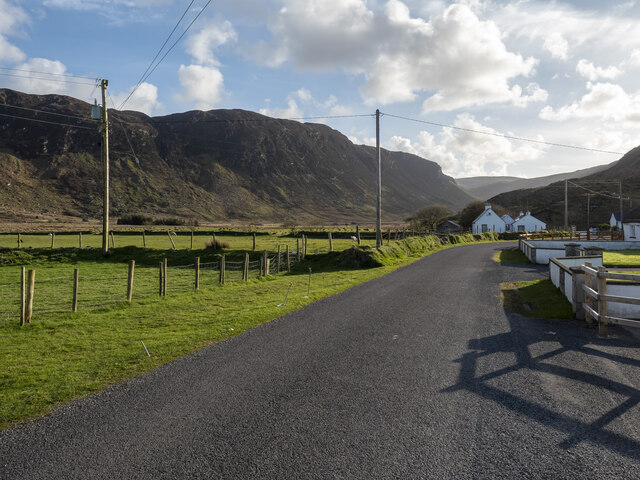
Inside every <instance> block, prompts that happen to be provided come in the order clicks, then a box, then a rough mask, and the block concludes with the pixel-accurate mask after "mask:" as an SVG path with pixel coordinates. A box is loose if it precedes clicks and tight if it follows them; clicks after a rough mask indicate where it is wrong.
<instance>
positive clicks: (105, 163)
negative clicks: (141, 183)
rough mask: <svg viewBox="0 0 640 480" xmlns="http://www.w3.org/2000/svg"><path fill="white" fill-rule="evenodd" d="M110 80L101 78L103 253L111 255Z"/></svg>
mask: <svg viewBox="0 0 640 480" xmlns="http://www.w3.org/2000/svg"><path fill="white" fill-rule="evenodd" d="M108 85H109V80H104V79H102V80H101V86H102V168H103V177H104V198H103V203H102V255H104V256H107V255H109V119H108V118H107V86H108Z"/></svg>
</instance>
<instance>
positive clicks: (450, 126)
mask: <svg viewBox="0 0 640 480" xmlns="http://www.w3.org/2000/svg"><path fill="white" fill-rule="evenodd" d="M383 115H386V116H387V117H393V118H399V119H401V120H408V121H410V122H417V123H424V124H427V125H433V126H436V127H444V128H452V129H454V130H461V131H463V132H471V133H479V134H482V135H491V136H493V137H501V138H508V139H510V140H520V141H522V142H530V143H538V144H541V145H550V146H552V147H563V148H573V149H576V150H586V151H588V152H598V153H610V154H612V155H624V153H621V152H612V151H610V150H599V149H597V148H588V147H579V146H577V145H567V144H564V143H553V142H545V141H542V140H533V139H531V138H524V137H516V136H513V135H505V134H502V133H495V132H484V131H482V130H474V129H472V128H463V127H455V126H453V125H446V124H443V123H436V122H428V121H426V120H418V119H416V118H409V117H402V116H399V115H392V114H390V113H384V114H383Z"/></svg>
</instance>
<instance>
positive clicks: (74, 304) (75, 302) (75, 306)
mask: <svg viewBox="0 0 640 480" xmlns="http://www.w3.org/2000/svg"><path fill="white" fill-rule="evenodd" d="M79 278H80V274H79V270H78V269H77V268H74V269H73V300H72V302H71V311H72V312H73V313H76V312H77V311H78V281H79Z"/></svg>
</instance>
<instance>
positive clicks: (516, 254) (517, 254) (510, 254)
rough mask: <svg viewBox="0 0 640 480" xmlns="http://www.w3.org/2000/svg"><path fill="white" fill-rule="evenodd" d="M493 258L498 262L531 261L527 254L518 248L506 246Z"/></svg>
mask: <svg viewBox="0 0 640 480" xmlns="http://www.w3.org/2000/svg"><path fill="white" fill-rule="evenodd" d="M493 260H494V261H496V262H498V263H511V264H516V265H527V264H529V263H531V262H530V261H529V259H528V258H527V256H526V255H525V254H524V253H522V252H521V251H520V250H518V249H517V248H505V249H503V250H500V251H499V252H496V254H495V255H494V256H493Z"/></svg>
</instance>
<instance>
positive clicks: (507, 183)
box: [456, 162, 616, 200]
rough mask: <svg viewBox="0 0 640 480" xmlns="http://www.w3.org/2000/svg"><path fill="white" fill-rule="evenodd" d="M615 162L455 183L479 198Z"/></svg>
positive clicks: (542, 184) (583, 174)
mask: <svg viewBox="0 0 640 480" xmlns="http://www.w3.org/2000/svg"><path fill="white" fill-rule="evenodd" d="M615 164H616V162H613V163H610V164H608V165H598V166H596V167H591V168H584V169H582V170H576V171H575V172H569V173H558V174H555V175H547V176H544V177H536V178H521V177H466V178H456V183H457V184H458V185H460V187H462V188H463V189H464V190H465V191H467V192H468V193H470V194H471V195H473V196H475V197H478V198H479V199H480V200H486V199H487V198H491V197H495V196H496V195H500V194H501V193H506V192H511V191H513V190H522V189H523V188H536V187H546V186H547V185H551V184H552V183H555V182H559V181H561V180H565V179H570V178H582V177H587V176H589V175H593V174H596V173H599V172H602V171H604V170H607V169H609V168H611V167H612V166H613V165H615Z"/></svg>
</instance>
